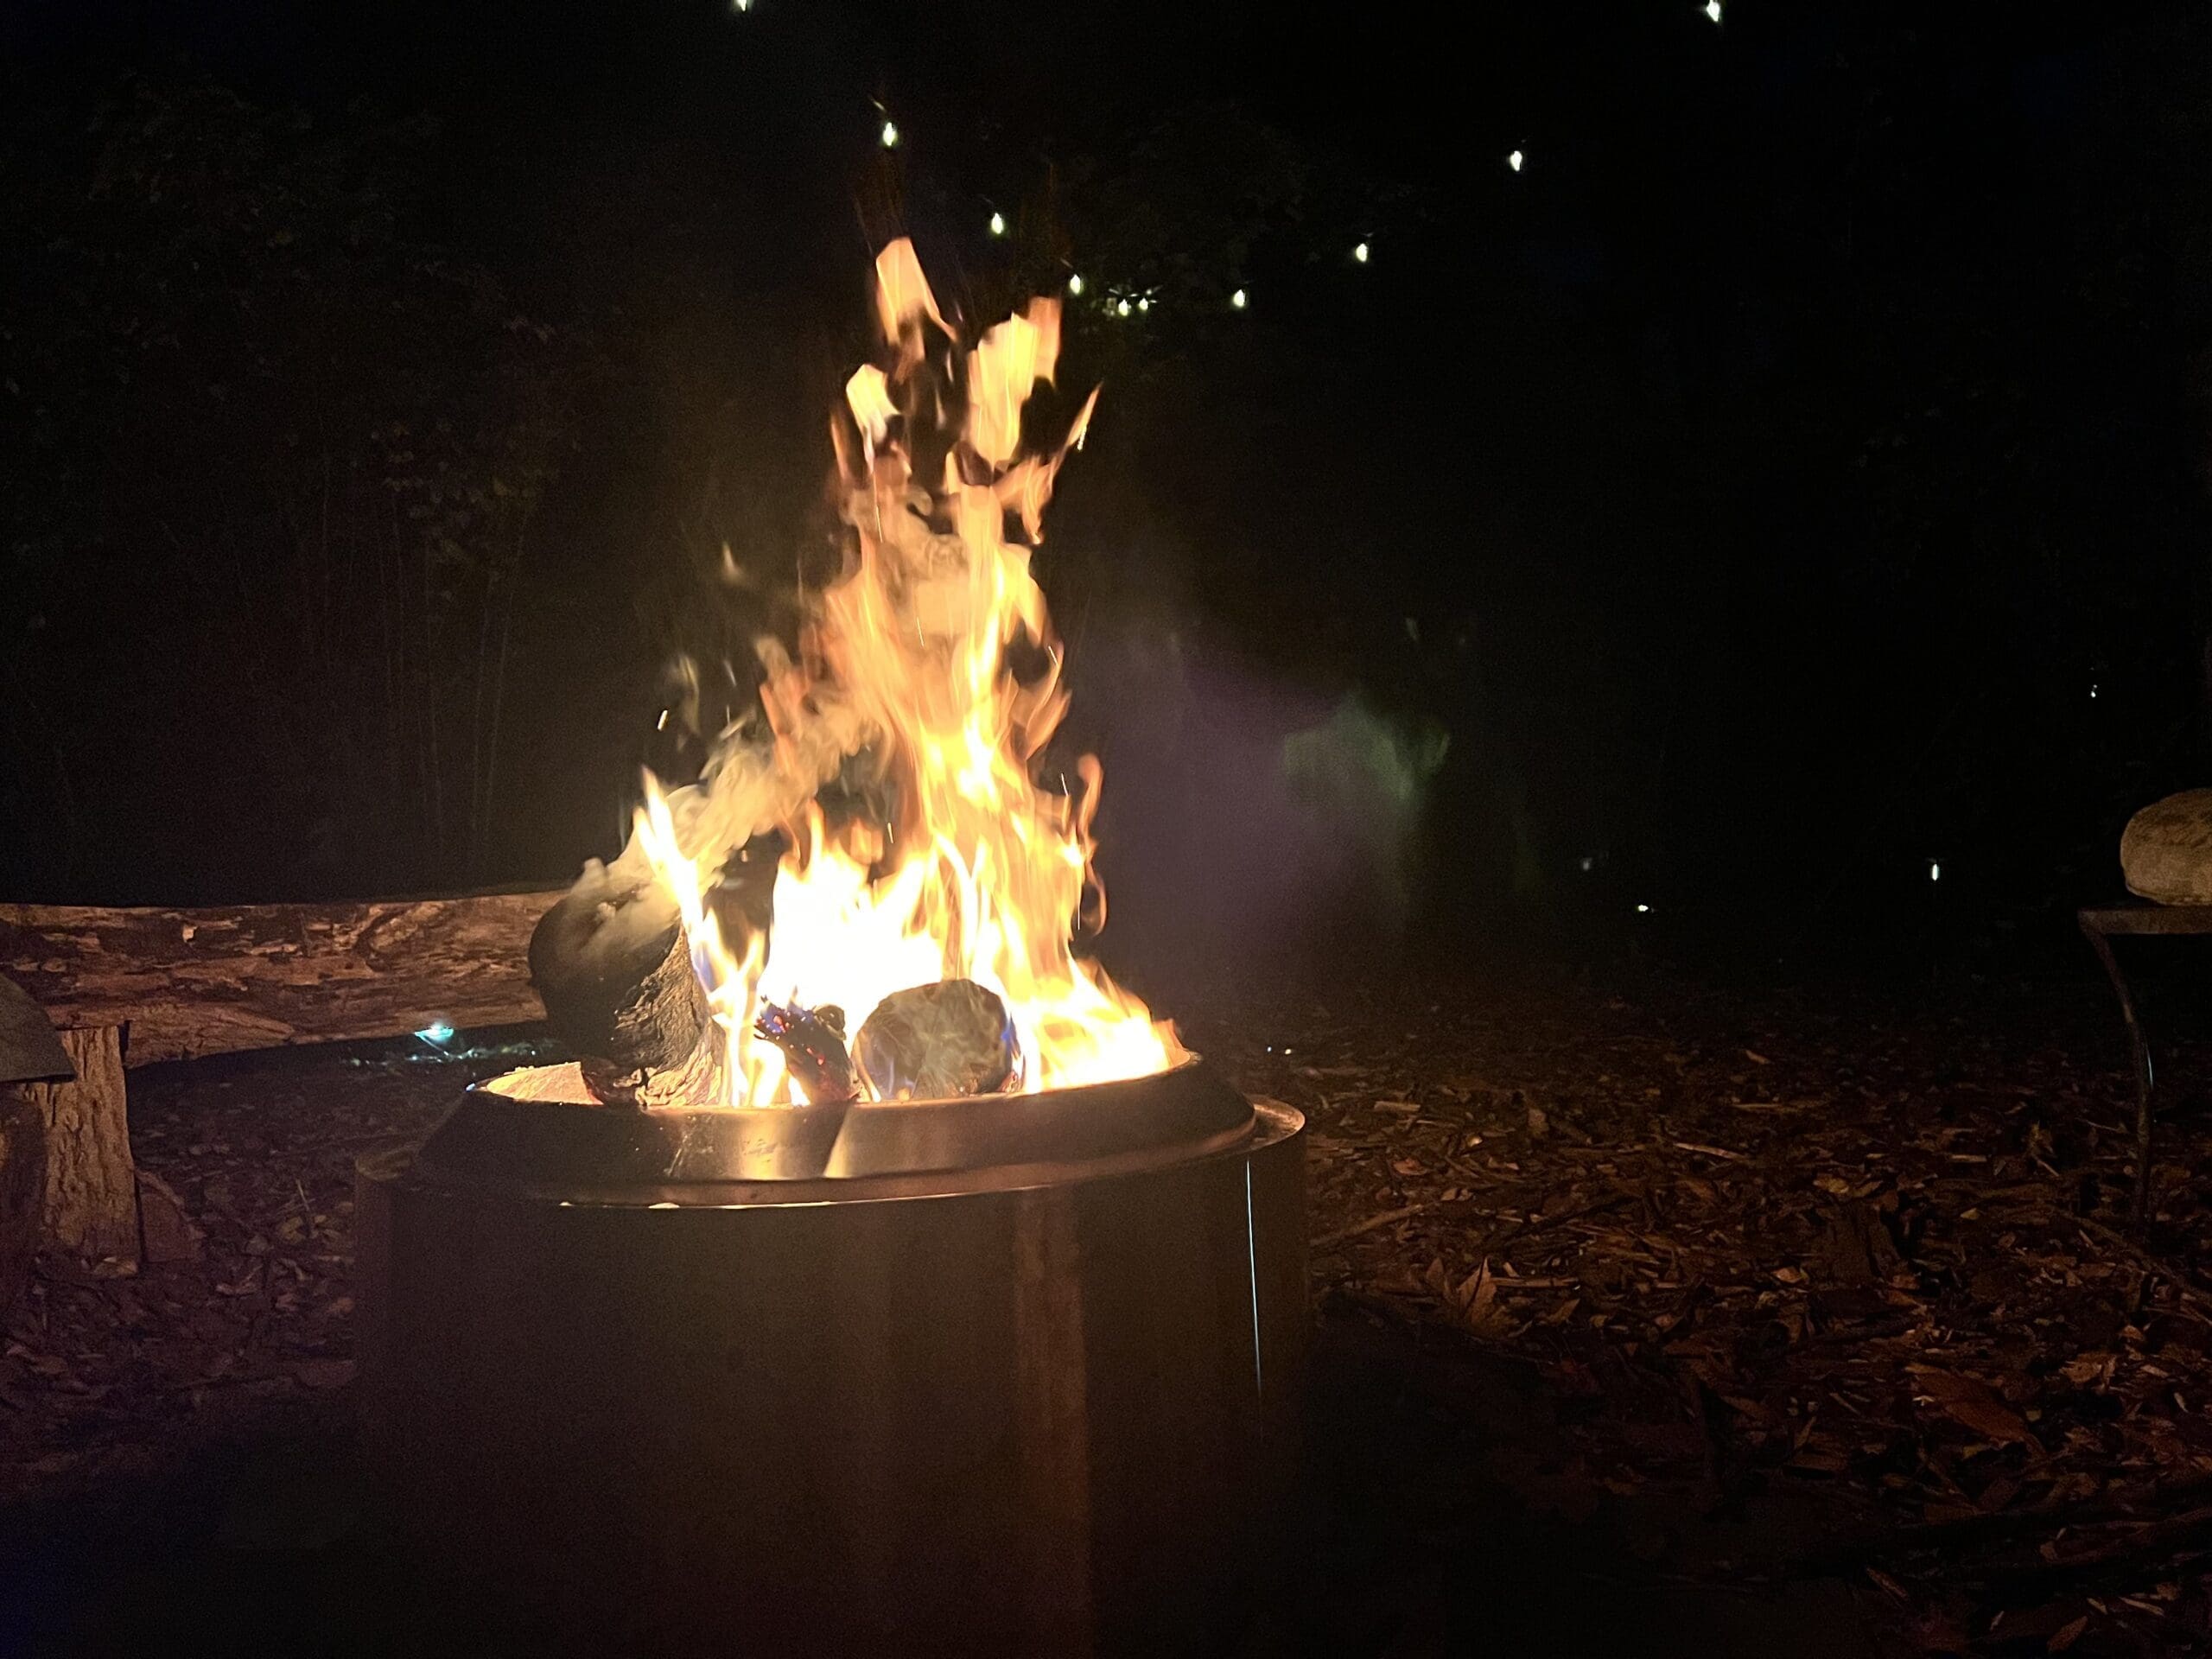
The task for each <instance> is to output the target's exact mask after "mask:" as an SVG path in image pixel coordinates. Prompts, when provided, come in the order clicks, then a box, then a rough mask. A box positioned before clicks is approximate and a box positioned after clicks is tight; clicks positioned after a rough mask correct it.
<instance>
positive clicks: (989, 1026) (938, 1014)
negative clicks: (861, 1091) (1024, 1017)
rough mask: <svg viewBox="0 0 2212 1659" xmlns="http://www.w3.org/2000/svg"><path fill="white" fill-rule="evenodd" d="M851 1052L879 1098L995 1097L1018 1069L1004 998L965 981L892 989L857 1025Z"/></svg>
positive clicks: (1018, 1058) (1017, 1047)
mask: <svg viewBox="0 0 2212 1659" xmlns="http://www.w3.org/2000/svg"><path fill="white" fill-rule="evenodd" d="M853 1052H854V1056H855V1058H856V1059H858V1060H859V1062H860V1067H861V1072H862V1074H863V1075H865V1076H866V1077H867V1078H868V1087H870V1088H871V1089H873V1090H874V1091H875V1095H876V1098H877V1099H879V1100H946V1099H950V1098H952V1097H954V1096H960V1095H995V1094H997V1093H998V1092H999V1091H1000V1090H1003V1089H1007V1088H1009V1087H1011V1086H1013V1084H1014V1083H1015V1082H1016V1081H1018V1079H1019V1077H1020V1071H1021V1049H1020V1045H1019V1044H1017V1043H1016V1042H1015V1040H1014V1021H1013V1020H1010V1019H1008V1018H1007V1011H1006V1004H1005V1003H1004V1002H1002V1001H1000V1000H999V998H998V995H997V993H995V992H994V991H990V990H988V989H986V988H984V987H982V986H981V985H978V984H977V983H976V982H975V981H974V980H972V979H946V980H940V981H938V982H937V983H936V984H934V985H917V986H915V987H914V988H912V990H906V991H893V993H892V994H891V995H889V996H887V997H885V998H884V999H883V1001H880V1002H879V1003H878V1004H876V1007H875V1012H874V1014H870V1015H868V1019H867V1020H866V1021H865V1022H864V1023H863V1024H862V1025H861V1029H860V1035H859V1037H858V1038H857V1039H855V1042H854V1044H853Z"/></svg>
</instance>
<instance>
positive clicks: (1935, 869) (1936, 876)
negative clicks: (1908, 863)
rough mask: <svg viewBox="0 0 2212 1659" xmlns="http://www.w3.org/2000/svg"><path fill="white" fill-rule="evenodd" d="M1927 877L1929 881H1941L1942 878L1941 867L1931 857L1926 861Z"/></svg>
mask: <svg viewBox="0 0 2212 1659" xmlns="http://www.w3.org/2000/svg"><path fill="white" fill-rule="evenodd" d="M1928 879H1929V880H1930V881H1941V880H1942V879H1943V867H1942V865H1941V864H1938V863H1937V862H1936V861H1935V860H1934V859H1932V858H1931V859H1929V861H1928Z"/></svg>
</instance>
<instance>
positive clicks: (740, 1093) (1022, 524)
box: [624, 239, 1184, 1106]
mask: <svg viewBox="0 0 2212 1659" xmlns="http://www.w3.org/2000/svg"><path fill="white" fill-rule="evenodd" d="M1078 281H1079V279H1075V278H1071V280H1070V282H1069V284H1068V286H1069V289H1070V290H1071V292H1080V289H1079V287H1078ZM876 289H877V300H878V303H877V316H878V321H879V322H880V325H881V327H882V332H883V334H884V339H885V344H886V346H887V358H888V359H890V360H889V363H888V366H880V365H874V364H870V365H866V366H863V367H862V368H861V369H860V370H859V371H858V372H855V374H854V375H853V376H852V378H851V379H850V380H849V382H848V383H847V385H846V388H845V402H846V410H845V411H844V412H843V413H842V414H841V415H840V416H839V417H838V418H837V419H836V421H835V422H833V424H832V436H833V439H834V440H835V442H836V450H837V455H838V461H839V472H840V483H841V489H842V516H843V518H844V521H845V523H846V524H847V525H849V528H850V531H851V532H852V553H851V556H850V557H849V563H848V569H847V570H846V572H845V574H844V575H842V577H841V578H840V579H839V580H838V582H836V584H835V585H833V586H832V587H830V588H829V589H828V590H827V591H826V592H824V593H823V594H821V595H820V598H819V601H818V603H817V605H816V606H815V607H814V609H813V611H812V613H811V614H810V619H809V620H808V623H807V625H806V627H805V629H804V632H803V634H802V637H801V639H800V654H799V660H798V662H796V663H794V662H791V661H789V660H787V659H785V657H784V655H783V653H782V652H781V651H780V650H779V649H778V648H776V647H774V646H772V645H764V646H763V648H762V655H763V660H764V664H765V666H766V670H767V677H766V681H765V683H763V685H762V687H761V702H762V706H763V709H764V711H765V713H766V716H767V723H768V726H769V728H770V731H771V733H772V738H771V739H770V740H768V741H763V740H760V739H758V738H756V737H754V736H753V735H752V734H749V733H747V732H745V731H742V730H740V729H737V728H733V730H732V731H730V732H728V733H726V734H724V737H723V741H722V746H721V750H720V752H719V753H717V755H716V757H715V760H714V761H713V762H711V763H710V764H709V768H708V773H707V776H706V778H705V779H703V780H702V783H701V784H700V785H696V786H694V787H692V788H690V789H687V790H682V791H674V792H672V793H665V794H664V792H663V791H662V790H661V789H660V788H659V786H658V785H657V784H656V783H655V782H654V780H653V779H652V778H651V777H650V776H648V778H647V779H646V799H645V805H644V806H643V807H642V808H641V809H640V810H639V814H638V819H637V833H636V835H635V836H634V838H633V840H632V847H631V849H630V850H629V851H628V852H627V853H626V854H625V855H624V863H625V864H631V863H632V861H635V860H637V859H639V858H642V859H644V860H645V861H649V865H650V869H651V873H652V877H653V878H654V879H655V880H657V881H658V883H659V884H660V885H661V886H662V887H664V889H665V890H666V892H667V893H668V894H669V895H670V896H671V898H672V899H674V901H675V904H676V906H677V909H678V910H679V911H680V912H681V913H682V916H683V924H684V928H685V931H686V933H687V935H688V937H689V938H690V947H691V953H692V960H693V963H694V965H695V967H696V969H697V972H698V975H699V977H700V980H701V982H702V983H703V984H704V986H705V987H706V989H707V993H708V1000H709V1006H710V1007H712V1009H713V1013H714V1018H715V1023H716V1025H717V1027H719V1035H720V1037H721V1041H722V1042H723V1044H724V1046H725V1050H726V1056H725V1063H724V1065H723V1068H722V1077H723V1088H722V1094H723V1096H724V1097H723V1098H722V1099H721V1100H720V1101H718V1102H702V1103H715V1104H726V1105H733V1106H768V1105H779V1104H791V1103H797V1102H798V1100H799V1099H800V1098H801V1094H800V1091H799V1090H798V1086H797V1084H796V1083H795V1082H794V1079H793V1078H792V1077H791V1071H790V1065H791V1062H790V1061H789V1059H788V1058H787V1056H786V1052H785V1046H790V1045H791V1034H790V1031H789V1028H788V1022H789V1021H790V1020H793V1019H795V1018H799V1017H802V1016H801V1015H800V1014H798V1013H797V1012H795V1011H804V1010H811V1009H822V1008H829V1007H834V1008H836V1009H837V1010H842V1014H843V1016H844V1018H845V1019H846V1020H849V1022H850V1029H852V1030H854V1031H855V1032H861V1031H862V1030H863V1027H864V1026H865V1022H866V1020H867V1018H868V1014H870V1013H871V1012H872V1011H873V1010H874V1009H875V1008H876V1007H877V1006H878V1005H879V1004H880V1003H881V1002H882V1001H884V999H885V998H887V997H888V996H891V995H893V993H896V992H902V991H909V990H912V988H915V987H917V986H923V985H932V984H936V983H938V982H945V981H956V980H966V981H970V982H973V984H974V985H975V986H978V987H981V988H982V989H983V990H984V991H987V992H989V993H991V994H993V995H995V997H996V998H997V999H998V1001H1000V1002H1001V1003H1002V1004H1003V1005H1004V1009H1005V1014H1006V1017H1007V1020H1008V1021H1009V1022H1010V1023H1011V1026H1012V1028H1013V1030H1012V1041H1013V1047H1014V1051H1015V1052H1016V1057H1017V1058H1016V1062H1015V1064H1016V1068H1017V1069H1016V1071H1015V1072H1014V1076H1013V1077H1011V1078H1010V1079H1009V1080H1008V1083H1007V1087H1009V1088H1013V1089H1017V1090H1025V1091H1029V1090H1044V1089H1058V1088H1066V1087H1071V1086H1073V1085H1076V1084H1090V1083H1103V1082H1109V1081H1112V1080H1114V1079H1117V1078H1122V1077H1138V1076H1142V1075H1144V1074H1146V1073H1149V1072H1153V1071H1161V1070H1164V1069H1165V1068H1166V1067H1167V1066H1169V1065H1173V1064H1174V1063H1175V1062H1176V1061H1178V1060H1179V1059H1181V1058H1183V1057H1184V1052H1183V1050H1182V1048H1181V1046H1180V1045H1179V1043H1178V1042H1177V1041H1176V1039H1175V1036H1174V1033H1173V1030H1172V1028H1171V1027H1168V1026H1167V1025H1166V1023H1164V1022H1156V1021H1154V1020H1153V1018H1152V1016H1151V1014H1149V1013H1148V1012H1147V1009H1146V1008H1145V1007H1144V1005H1143V1004H1142V1003H1141V1002H1140V1001H1137V1000H1136V999H1135V998H1134V997H1132V996H1130V995H1127V994H1126V993H1124V992H1122V991H1121V990H1119V989H1118V988H1116V987H1115V985H1114V984H1113V983H1112V982H1111V981H1110V980H1109V979H1108V978H1107V977H1106V976H1105V975H1104V974H1103V973H1102V972H1101V971H1100V970H1099V969H1097V968H1096V967H1095V966H1094V965H1092V964H1090V963H1087V962H1084V961H1082V960H1080V959H1078V958H1077V957H1076V956H1075V954H1074V952H1073V950H1072V949H1071V936H1072V934H1073V932H1074V931H1075V930H1076V928H1077V925H1078V924H1079V923H1082V924H1085V925H1090V926H1093V927H1095V926H1096V925H1097V924H1099V923H1102V922H1103V919H1104V906H1103V897H1102V895H1101V894H1100V892H1099V888H1098V887H1097V883H1096V880H1095V878H1094V876H1093V874H1092V872H1091V867H1090V857H1091V849H1092V842H1091V836H1090V820H1091V816H1092V814H1093V813H1094V812H1095V811H1096V809H1097V804H1098V787H1099V772H1098V767H1097V764H1096V761H1095V760H1091V759H1090V757H1088V756H1086V757H1084V760H1082V761H1080V762H1079V763H1078V764H1077V766H1076V767H1075V768H1074V770H1075V772H1076V777H1077V782H1078V783H1079V785H1080V787H1079V788H1078V789H1077V791H1075V792H1073V793H1061V792H1057V791H1052V790H1047V789H1044V788H1040V787H1039V785H1038V784H1037V782H1036V781H1035V780H1034V779H1033V777H1032V775H1031V766H1032V763H1033V760H1034V758H1035V757H1036V755H1037V754H1038V752H1039V750H1040V749H1041V748H1042V747H1043V746H1044V744H1045V742H1046V740H1047V739H1048V738H1050V737H1051V735H1052V732H1053V730H1054V728H1056V727H1057V726H1058V723H1059V721H1060V717H1061V715H1062V714H1063V713H1064V712H1065V709H1066V704H1067V698H1066V694H1065V691H1063V690H1061V688H1060V685H1059V671H1060V665H1061V651H1060V646H1059V643H1058V640H1057V639H1055V638H1054V637H1053V635H1052V628H1051V624H1050V621H1049V619H1048V618H1047V616H1046V608H1045V597H1044V594H1043V592H1042V591H1041V590H1040V589H1039V587H1038V585H1037V582H1036V580H1035V578H1034V577H1033V575H1032V574H1031V572H1030V554H1031V550H1032V548H1033V547H1034V546H1035V545H1036V543H1037V542H1038V541H1039V518H1040V517H1041V515H1042V513H1043V511H1044V508H1045V504H1046V500H1047V499H1049V498H1050V496H1051V493H1052V482H1053V479H1054V476H1055V475H1056V474H1057V473H1058V469H1059V467H1060V463H1061V462H1062V461H1063V460H1065V457H1066V455H1067V454H1068V453H1069V451H1070V450H1071V449H1073V448H1076V447H1077V446H1079V445H1080V444H1081V442H1082V441H1083V433H1084V425H1085V423H1086V422H1087V421H1088V420H1089V418H1090V409H1091V402H1095V400H1096V393H1093V394H1092V399H1091V401H1087V402H1086V403H1085V404H1084V406H1083V408H1082V409H1081V410H1080V411H1079V412H1078V413H1077V416H1076V418H1075V420H1074V422H1073V423H1072V425H1071V428H1070V429H1069V430H1068V432H1067V433H1066V435H1065V437H1064V438H1063V439H1062V440H1061V442H1059V444H1058V446H1057V447H1055V448H1052V449H1050V450H1048V451H1044V452H1041V453H1040V452H1038V451H1035V450H1034V449H1033V448H1029V447H1028V446H1027V445H1026V444H1025V442H1024V435H1023V432H1022V413H1023V410H1024V407H1025V406H1026V404H1027V402H1028V399H1029V397H1030V394H1031V392H1032V391H1033V390H1034V389H1035V387H1036V385H1038V383H1039V382H1040V381H1041V382H1046V383H1048V384H1049V383H1050V382H1051V381H1052V376H1053V372H1054V370H1055V367H1056V365H1057V362H1058V355H1059V346H1060V311H1059V306H1058V302H1055V301H1052V300H1050V299H1043V298H1039V299H1033V300H1032V301H1031V302H1029V305H1028V307H1027V309H1026V310H1025V311H1023V312H1022V313H1021V314H1020V315H1018V316H1014V317H1009V318H1007V320H1006V321H1002V322H1000V323H999V324H997V325H996V326H995V327H992V328H990V329H988V331H986V332H985V333H984V334H982V338H981V339H980V340H976V342H975V344H974V346H972V348H970V349H969V350H968V351H967V353H965V355H964V357H963V356H962V355H961V354H960V350H959V341H958V338H957V333H956V331H955V330H954V328H953V327H952V326H951V325H950V324H948V323H947V322H946V321H944V316H943V315H942V314H941V313H940V311H939V310H938V305H937V302H936V300H935V298H934V296H932V295H931V292H930V288H929V284H928V283H927V281H926V279H925V277H923V274H922V270H921V266H920V264H919V262H918V260H917V259H916V257H915V256H914V251H913V248H912V245H911V244H909V243H907V242H906V241H904V240H903V239H902V240H900V241H898V242H894V243H893V244H892V245H890V246H889V247H887V248H886V249H885V250H884V251H883V252H882V254H881V255H880V257H878V259H877V261H876ZM935 454H942V455H943V461H942V463H941V471H940V475H939V476H938V477H936V478H934V479H931V478H927V477H924V476H920V475H918V474H917V472H916V461H915V457H916V456H917V455H935ZM1010 528H1012V529H1013V530H1014V533H1015V534H1016V535H1017V536H1018V537H1019V538H1020V539H1017V540H1009V539H1008V532H1009V529H1010ZM855 755H858V756H861V757H862V759H863V761H864V762H865V764H866V765H868V766H871V767H872V768H873V770H872V771H871V772H869V773H868V779H869V783H870V785H871V787H872V788H873V789H874V791H875V794H876V795H877V796H880V798H883V799H885V800H888V801H890V802H893V803H894V804H893V806H892V807H891V808H890V809H889V810H887V812H886V813H885V814H884V815H883V816H884V817H887V818H888V819H889V820H890V821H888V822H879V821H875V820H874V819H872V818H870V817H867V816H865V815H848V816H846V817H844V819H843V821H839V819H838V818H837V817H833V815H831V814H828V813H825V812H824V811H823V809H822V807H821V806H820V805H819V804H817V802H816V801H815V800H814V799H813V798H812V797H813V795H814V793H815V791H817V790H818V789H819V788H820V786H821V785H823V783H824V782H826V781H827V780H828V779H829V778H830V777H831V776H832V775H833V774H835V773H836V772H839V770H840V768H841V767H847V768H848V769H849V764H850V763H851V762H852V757H854V756H855ZM871 798H874V797H871ZM770 826H780V827H782V828H783V829H785V833H786V835H787V836H788V838H789V841H790V844H791V851H790V853H789V854H788V855H786V856H785V859H784V860H783V862H782V865H781V867H780V868H779V870H778V873H777V876H776V882H775V888H774V908H773V916H774V920H773V924H772V926H771V928H770V929H769V930H768V931H767V932H766V934H765V935H757V934H756V935H753V936H751V937H748V938H745V939H742V940H739V941H731V940H726V939H725V938H724V937H723V934H722V931H721V925H720V922H719V920H718V918H717V915H716V912H715V906H714V903H713V899H712V890H713V888H714V886H715V881H716V880H717V878H718V876H719V874H720V872H721V868H722V867H723V865H724V863H725V862H726V861H728V858H729V856H730V855H732V854H733V853H734V852H735V851H736V850H737V849H739V848H740V847H741V846H742V845H743V844H744V843H745V842H746V841H747V839H748V838H749V837H750V836H753V834H756V833H758V832H759V831H760V829H764V828H766V827H770ZM1086 912H1087V913H1086ZM768 1033H776V1034H777V1035H778V1037H779V1038H780V1039H782V1042H783V1043H784V1045H785V1046H779V1042H777V1041H772V1040H770V1039H769V1035H768Z"/></svg>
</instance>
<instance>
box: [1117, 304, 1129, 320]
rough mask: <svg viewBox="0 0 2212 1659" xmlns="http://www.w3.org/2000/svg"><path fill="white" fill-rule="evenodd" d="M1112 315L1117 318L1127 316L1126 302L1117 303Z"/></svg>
mask: <svg viewBox="0 0 2212 1659" xmlns="http://www.w3.org/2000/svg"><path fill="white" fill-rule="evenodd" d="M1114 315H1116V316H1117V317H1126V316H1128V315H1129V302H1128V301H1127V300H1122V301H1120V302H1117V303H1116V305H1115V307H1114Z"/></svg>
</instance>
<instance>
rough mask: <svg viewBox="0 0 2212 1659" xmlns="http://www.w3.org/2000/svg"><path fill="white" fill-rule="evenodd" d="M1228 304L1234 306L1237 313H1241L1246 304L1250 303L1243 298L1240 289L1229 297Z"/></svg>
mask: <svg viewBox="0 0 2212 1659" xmlns="http://www.w3.org/2000/svg"><path fill="white" fill-rule="evenodd" d="M1229 302H1230V304H1231V305H1233V306H1235V307H1236V308H1237V309H1238V310H1239V311H1242V310H1243V308H1245V307H1246V306H1247V305H1248V304H1249V303H1250V302H1249V300H1247V299H1246V298H1245V296H1244V290H1243V289H1241V288H1240V289H1237V290H1236V292H1235V293H1234V294H1232V295H1230V296H1229Z"/></svg>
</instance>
